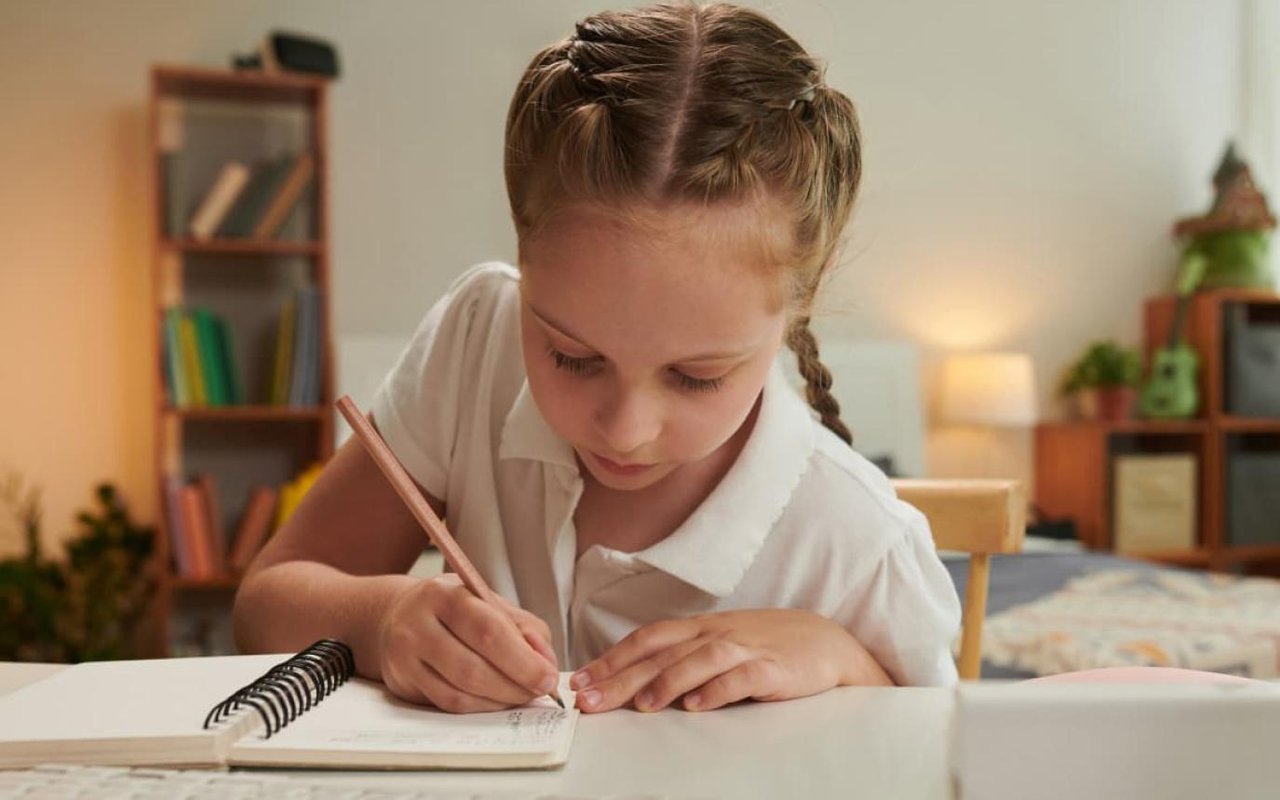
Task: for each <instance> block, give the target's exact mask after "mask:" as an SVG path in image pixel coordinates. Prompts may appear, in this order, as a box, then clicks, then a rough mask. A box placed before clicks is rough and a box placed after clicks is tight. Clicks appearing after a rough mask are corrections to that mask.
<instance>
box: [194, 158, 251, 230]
mask: <svg viewBox="0 0 1280 800" xmlns="http://www.w3.org/2000/svg"><path fill="white" fill-rule="evenodd" d="M248 183H249V168H248V167H246V166H245V165H244V164H241V163H240V162H239V161H228V162H227V163H225V164H223V165H222V169H221V170H219V172H218V177H217V178H215V179H214V181H213V186H211V187H210V188H209V191H208V192H207V193H206V194H205V196H204V199H203V200H201V201H200V205H199V206H197V207H196V212H195V214H194V215H192V217H191V221H190V222H189V223H187V231H188V232H189V233H190V234H191V236H192V238H194V239H199V240H202V241H203V240H206V239H209V238H211V237H212V236H213V234H214V232H215V231H217V230H218V228H219V226H220V225H221V224H222V222H223V220H224V218H225V217H226V216H227V213H228V211H230V209H231V207H232V205H233V204H234V203H235V202H236V199H237V198H238V197H239V196H240V194H241V193H242V192H243V191H244V189H245V187H246V186H247V185H248Z"/></svg>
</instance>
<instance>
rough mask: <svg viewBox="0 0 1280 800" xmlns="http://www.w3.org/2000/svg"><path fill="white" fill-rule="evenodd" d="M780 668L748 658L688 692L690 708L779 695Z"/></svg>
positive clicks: (686, 700)
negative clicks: (748, 659)
mask: <svg viewBox="0 0 1280 800" xmlns="http://www.w3.org/2000/svg"><path fill="white" fill-rule="evenodd" d="M778 677H779V676H778V668H777V667H776V666H774V665H773V664H772V663H770V662H768V661H764V660H761V659H753V660H751V661H745V662H743V663H741V664H739V665H738V666H736V667H734V668H733V669H731V670H729V671H728V672H725V673H723V674H721V675H717V676H716V677H714V678H712V679H711V680H709V681H707V682H706V683H704V684H702V686H700V687H699V688H697V689H694V690H693V691H691V692H686V693H685V695H684V708H685V710H686V711H710V710H711V709H713V708H720V707H721V706H727V705H729V704H730V703H736V702H738V701H739V700H746V699H747V698H754V699H756V700H773V699H779V698H778V697H776V695H777V694H778V688H779V680H778Z"/></svg>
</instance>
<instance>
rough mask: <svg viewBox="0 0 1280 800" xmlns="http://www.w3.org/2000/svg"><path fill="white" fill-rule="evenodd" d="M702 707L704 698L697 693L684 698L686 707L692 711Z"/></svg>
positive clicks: (691, 693)
mask: <svg viewBox="0 0 1280 800" xmlns="http://www.w3.org/2000/svg"><path fill="white" fill-rule="evenodd" d="M700 705H702V697H701V696H700V695H699V694H698V693H697V692H690V693H689V694H686V695H685V696H684V707H685V708H687V709H689V710H690V711H693V710H695V709H696V708H697V707H698V706H700Z"/></svg>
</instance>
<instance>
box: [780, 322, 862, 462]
mask: <svg viewBox="0 0 1280 800" xmlns="http://www.w3.org/2000/svg"><path fill="white" fill-rule="evenodd" d="M787 347H790V348H791V350H792V352H794V353H795V354H796V361H797V362H798V364H799V367H800V375H801V376H802V377H803V378H804V383H805V391H804V394H805V398H806V399H807V400H808V401H809V405H810V406H812V407H813V410H814V411H817V412H818V414H819V416H821V418H822V424H823V425H825V426H826V427H827V429H828V430H830V431H831V432H832V433H834V434H835V435H836V436H839V437H840V438H841V439H843V440H844V443H845V444H848V445H852V444H853V434H852V433H850V431H849V428H848V427H847V426H846V425H845V424H844V422H843V421H841V419H840V404H839V403H838V402H836V398H835V396H834V395H832V394H831V370H829V369H827V368H826V366H825V365H824V364H823V363H822V361H821V360H819V358H818V340H817V339H815V338H814V336H813V331H811V330H809V318H808V317H797V318H796V319H795V321H794V322H792V324H791V328H790V329H789V330H788V331H787Z"/></svg>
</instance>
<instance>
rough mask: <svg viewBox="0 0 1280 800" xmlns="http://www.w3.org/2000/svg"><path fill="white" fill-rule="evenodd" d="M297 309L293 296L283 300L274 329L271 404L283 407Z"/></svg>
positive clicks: (291, 357) (285, 397) (286, 399)
mask: <svg viewBox="0 0 1280 800" xmlns="http://www.w3.org/2000/svg"><path fill="white" fill-rule="evenodd" d="M296 315H297V308H296V306H295V300H294V296H293V295H289V296H288V297H286V298H285V301H284V305H283V306H281V308H280V324H279V325H278V326H277V328H276V357H275V360H274V362H273V369H272V373H271V404H272V405H277V406H280V405H284V404H285V403H286V402H287V401H288V399H289V369H290V367H291V365H292V363H293V320H294V317H295V316H296Z"/></svg>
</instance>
